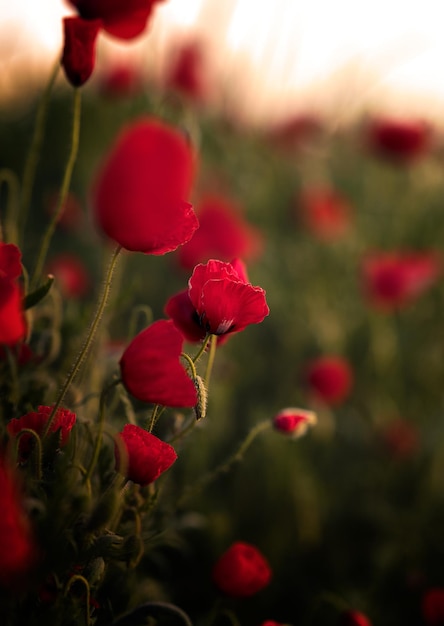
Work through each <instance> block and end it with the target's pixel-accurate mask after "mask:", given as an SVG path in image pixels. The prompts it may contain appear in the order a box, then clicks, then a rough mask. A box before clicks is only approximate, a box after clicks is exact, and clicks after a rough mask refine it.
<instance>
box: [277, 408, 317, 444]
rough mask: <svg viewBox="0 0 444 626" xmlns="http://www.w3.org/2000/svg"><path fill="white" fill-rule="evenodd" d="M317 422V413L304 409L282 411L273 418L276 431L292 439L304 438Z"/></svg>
mask: <svg viewBox="0 0 444 626" xmlns="http://www.w3.org/2000/svg"><path fill="white" fill-rule="evenodd" d="M316 422H317V417H316V413H314V412H313V411H305V410H304V409H293V408H288V409H282V411H279V413H277V414H276V415H275V416H274V418H273V426H274V428H275V429H276V430H278V431H280V432H281V433H284V434H286V435H291V436H292V437H295V438H297V437H302V435H304V434H305V433H306V432H307V430H308V428H310V427H311V426H314V425H315V424H316Z"/></svg>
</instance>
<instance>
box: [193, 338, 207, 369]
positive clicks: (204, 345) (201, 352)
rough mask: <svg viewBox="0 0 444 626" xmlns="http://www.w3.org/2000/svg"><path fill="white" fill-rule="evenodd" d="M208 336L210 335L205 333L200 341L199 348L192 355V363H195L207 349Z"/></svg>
mask: <svg viewBox="0 0 444 626" xmlns="http://www.w3.org/2000/svg"><path fill="white" fill-rule="evenodd" d="M210 337H211V335H206V337H205V339H204V340H203V341H202V345H201V346H200V348H199V351H198V352H197V354H196V355H195V356H194V357H193V361H194V363H197V362H198V360H199V359H200V357H201V356H202V354H203V353H204V352H205V350H206V349H207V346H208V342H209V341H210Z"/></svg>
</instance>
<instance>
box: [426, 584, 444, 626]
mask: <svg viewBox="0 0 444 626" xmlns="http://www.w3.org/2000/svg"><path fill="white" fill-rule="evenodd" d="M422 615H423V618H424V621H425V623H426V624H427V626H443V624H444V588H443V587H432V588H431V589H428V590H427V591H426V592H425V593H424V595H423V598H422Z"/></svg>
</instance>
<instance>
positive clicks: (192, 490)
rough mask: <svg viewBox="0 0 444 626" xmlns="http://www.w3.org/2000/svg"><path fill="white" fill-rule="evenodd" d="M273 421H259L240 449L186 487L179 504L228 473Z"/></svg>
mask: <svg viewBox="0 0 444 626" xmlns="http://www.w3.org/2000/svg"><path fill="white" fill-rule="evenodd" d="M271 425H272V423H271V421H270V420H265V421H263V422H259V424H256V426H253V428H252V429H251V430H250V432H249V433H248V434H247V436H246V437H245V439H244V440H243V441H242V443H241V444H240V446H239V447H238V449H237V450H236V451H235V452H234V453H233V454H232V455H231V456H230V457H228V459H226V460H225V461H223V462H222V463H221V464H220V465H218V466H217V467H216V468H215V469H214V470H213V471H212V472H209V473H208V474H206V475H205V476H203V477H202V478H201V479H200V480H199V481H198V482H196V483H194V485H192V486H191V487H189V488H188V489H185V491H184V493H183V494H182V496H181V497H180V499H179V503H178V506H181V505H182V504H183V503H184V502H185V501H186V500H188V498H190V497H192V496H195V495H197V494H198V493H200V492H201V491H202V490H203V489H205V487H206V486H207V485H209V484H210V483H211V482H213V480H215V479H216V478H218V477H219V476H220V475H221V474H226V473H227V472H228V471H229V470H230V469H231V468H232V466H233V465H235V464H236V463H238V462H239V461H242V459H243V458H244V455H245V453H246V451H247V450H248V448H249V447H250V446H251V444H252V443H253V441H254V440H255V439H256V437H257V436H258V435H259V434H260V433H262V432H263V431H265V430H268V429H269V428H271Z"/></svg>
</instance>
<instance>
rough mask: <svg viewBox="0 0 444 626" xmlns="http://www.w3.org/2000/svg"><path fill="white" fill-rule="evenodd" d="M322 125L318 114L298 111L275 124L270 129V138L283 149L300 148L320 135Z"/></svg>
mask: <svg viewBox="0 0 444 626" xmlns="http://www.w3.org/2000/svg"><path fill="white" fill-rule="evenodd" d="M322 126H323V125H322V122H321V120H320V119H319V117H317V116H316V115H313V114H312V113H296V114H294V115H289V116H288V117H287V118H285V119H283V120H282V121H280V122H278V123H276V124H274V126H273V127H272V128H271V130H270V131H269V138H270V140H271V141H272V142H273V143H274V144H276V145H277V146H278V147H279V148H281V149H283V150H293V149H298V148H300V147H301V146H303V145H305V144H307V143H308V142H310V141H311V140H313V139H314V138H315V137H316V136H317V135H319V134H320V132H321V130H322Z"/></svg>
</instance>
